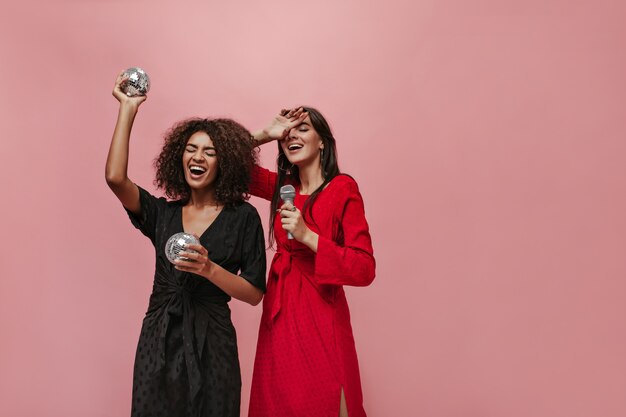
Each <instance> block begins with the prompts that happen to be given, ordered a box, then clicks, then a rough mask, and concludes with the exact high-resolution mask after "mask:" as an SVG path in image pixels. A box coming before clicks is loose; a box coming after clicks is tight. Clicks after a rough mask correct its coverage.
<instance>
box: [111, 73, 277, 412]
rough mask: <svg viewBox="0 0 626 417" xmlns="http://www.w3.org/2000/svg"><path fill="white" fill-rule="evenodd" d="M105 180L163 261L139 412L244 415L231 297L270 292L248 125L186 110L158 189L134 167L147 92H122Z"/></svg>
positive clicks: (145, 332) (147, 326)
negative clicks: (142, 183)
mask: <svg viewBox="0 0 626 417" xmlns="http://www.w3.org/2000/svg"><path fill="white" fill-rule="evenodd" d="M125 81H126V79H125V78H123V77H122V75H120V76H118V78H117V80H116V82H115V88H114V90H113V95H114V96H115V98H116V99H117V100H118V101H119V102H120V108H119V113H118V117H117V124H116V126H115V131H114V133H113V139H112V141H111V147H110V149H109V154H108V158H107V163H106V180H107V183H108V184H109V187H110V188H111V190H112V191H113V192H114V193H115V195H116V196H117V198H118V199H119V200H120V202H121V203H122V205H123V206H124V208H125V209H126V211H127V212H128V214H129V216H130V219H131V221H132V223H133V225H134V226H135V227H137V228H138V229H139V230H141V232H142V233H143V234H144V235H146V236H147V237H148V238H149V239H150V240H151V241H152V243H153V244H154V247H155V255H156V266H155V274H154V286H153V290H152V295H151V296H150V303H149V306H148V311H147V313H146V316H145V318H144V320H143V325H142V328H141V334H140V336H139V343H138V346H137V353H136V357H135V368H134V376H133V399H132V411H131V415H132V416H133V417H149V416H150V417H153V416H167V417H175V416H181V417H183V416H184V417H191V416H220V417H224V416H233V417H235V416H237V417H239V404H240V391H241V376H240V370H239V359H238V355H237V340H236V335H235V329H234V328H233V325H232V322H231V320H230V309H229V307H228V304H227V303H228V301H230V299H231V297H234V298H237V299H239V300H242V301H245V302H247V303H250V304H252V305H256V304H258V303H259V302H260V301H261V299H262V297H263V292H264V291H265V241H264V237H263V229H262V226H261V220H260V218H259V215H258V213H257V211H256V209H255V208H254V207H253V206H252V205H250V204H249V203H247V202H245V201H244V199H245V197H246V196H247V191H248V184H249V174H250V169H251V167H252V166H253V163H254V162H255V158H256V153H255V151H254V144H253V143H252V141H251V140H250V133H249V132H248V131H247V130H246V129H245V128H243V127H242V126H241V125H239V124H238V123H236V122H234V121H232V120H228V119H216V120H208V119H189V120H185V121H182V122H180V123H178V124H177V125H175V126H174V127H173V128H172V129H171V130H170V131H169V132H168V133H167V134H166V137H165V143H164V146H163V149H162V151H161V154H160V155H159V157H158V158H157V159H156V161H155V167H156V170H157V173H156V181H155V183H156V185H157V186H158V187H159V188H161V189H163V190H164V191H165V194H166V195H167V196H168V197H170V199H171V201H168V200H166V199H165V198H156V197H154V196H152V195H150V194H149V193H148V192H147V191H145V190H144V189H142V188H140V187H138V186H137V185H135V183H133V182H132V181H131V180H130V179H129V178H128V176H127V166H128V143H129V139H130V131H131V128H132V125H133V121H134V119H135V116H136V114H137V111H138V109H139V106H140V104H141V103H142V102H143V101H144V100H145V99H146V97H145V96H143V97H127V96H126V95H125V94H124V93H123V92H122V89H121V87H122V85H123V83H124V82H125ZM182 231H185V232H188V233H193V234H195V235H196V236H197V237H199V239H200V245H189V246H188V247H189V248H190V249H193V250H195V251H196V252H198V253H192V252H184V253H182V255H183V256H185V257H186V258H189V259H191V261H177V263H176V265H172V264H171V263H170V262H169V261H168V260H167V258H166V257H165V252H164V248H165V243H166V241H167V239H168V238H169V237H170V236H171V235H173V234H175V233H178V232H182Z"/></svg>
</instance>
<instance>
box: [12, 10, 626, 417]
mask: <svg viewBox="0 0 626 417" xmlns="http://www.w3.org/2000/svg"><path fill="white" fill-rule="evenodd" d="M12 3H13V4H11V5H10V7H11V8H10V9H9V6H8V5H5V7H3V11H2V13H1V14H0V35H1V37H0V48H1V49H0V53H1V54H0V56H1V57H2V58H1V60H2V63H1V64H0V83H1V86H2V88H1V89H0V126H1V136H2V148H1V158H2V160H1V163H0V185H1V186H2V188H1V189H2V191H3V201H4V207H3V208H2V215H1V216H0V218H1V219H2V220H1V221H2V231H3V232H4V235H5V238H4V239H3V240H2V243H1V244H0V245H1V247H0V256H1V264H0V272H1V277H2V278H1V279H0V298H1V299H0V326H1V334H0V337H1V341H0V415H2V416H7V417H42V416H52V417H56V416H63V417H91V416H94V417H95V416H103V417H104V416H125V415H128V413H129V408H130V395H131V383H132V381H131V379H132V377H131V373H132V363H133V356H134V350H135V347H136V342H137V337H138V332H139V327H140V323H141V319H142V317H143V313H144V312H145V309H146V306H147V299H148V295H149V291H150V288H151V275H152V263H153V261H152V254H151V253H152V248H151V247H150V243H149V241H148V240H147V239H145V238H144V237H143V236H141V235H140V234H139V233H138V232H137V231H135V230H134V229H133V228H132V227H131V225H130V223H129V221H128V220H127V218H126V216H125V214H124V213H123V211H122V209H121V207H120V205H119V203H118V202H117V201H116V199H115V197H114V196H113V194H112V193H110V192H109V190H108V189H107V187H106V184H105V181H104V161H105V158H106V152H107V148H108V144H109V141H110V137H111V133H112V131H113V125H114V122H115V116H116V108H117V103H116V101H115V100H114V99H113V97H112V96H111V93H110V91H111V88H112V85H113V81H114V79H115V76H116V74H117V73H118V71H120V70H122V69H124V68H126V67H128V66H132V65H139V66H142V67H144V68H145V69H146V70H147V71H148V72H149V74H150V75H151V77H152V80H153V89H152V91H151V92H150V95H149V99H148V101H147V102H146V103H145V104H144V105H143V107H142V108H141V112H140V115H139V117H138V120H137V123H136V126H135V129H134V132H133V140H132V145H131V152H132V154H131V165H130V174H131V176H132V178H133V179H134V180H135V181H137V182H138V183H139V184H142V185H144V186H146V187H147V188H150V189H152V188H151V184H152V176H153V171H152V168H151V162H152V159H153V158H154V156H155V155H156V153H157V151H158V149H159V146H160V142H161V136H162V134H163V132H164V131H165V130H166V129H167V128H168V127H169V126H170V125H171V124H172V123H173V122H174V121H177V120H179V119H181V118H184V117H188V116H205V115H211V116H228V117H233V118H235V119H237V120H239V121H240V122H242V123H244V124H245V125H246V126H249V127H250V128H256V127H259V126H261V125H262V124H263V123H264V122H265V121H267V120H268V118H270V117H271V116H272V115H273V114H274V112H275V111H277V110H278V109H280V108H282V107H285V106H293V105H297V104H312V105H315V106H317V107H319V108H320V109H321V110H322V111H323V112H324V113H325V114H326V115H328V118H329V120H330V122H331V124H332V126H333V127H334V130H335V133H336V137H337V138H338V146H339V152H340V161H341V167H342V169H343V170H344V171H346V172H348V173H350V174H352V175H353V176H354V177H355V178H356V179H357V181H358V182H359V183H360V185H361V190H362V193H363V196H364V198H365V202H366V210H367V215H368V219H369V222H370V225H371V231H372V236H373V238H374V244H375V251H376V257H377V260H378V271H377V279H376V281H375V282H374V284H373V285H372V286H371V287H369V288H359V289H355V288H350V289H348V297H349V302H350V305H351V309H352V315H353V326H354V332H355V337H356V342H357V349H358V352H359V357H360V361H361V366H362V378H363V388H364V395H365V406H366V409H367V410H368V412H369V415H370V416H372V417H386V416H407V417H412V416H428V417H451V416H454V417H456V416H462V417H491V416H493V417H560V416H562V417H590V416H594V417H595V416H601V417H623V416H624V415H626V395H624V393H625V392H626V354H625V353H626V331H625V330H626V326H625V324H626V323H625V322H626V257H625V253H626V215H625V213H626V195H625V191H626V168H625V164H624V158H625V156H626V140H625V136H624V132H625V131H626V123H625V120H626V118H625V117H624V110H625V108H626V106H625V105H626V103H625V101H626V100H625V97H626V83H625V82H624V74H626V48H625V47H624V46H625V45H624V40H625V39H626V30H624V29H623V23H624V21H625V20H626V19H625V18H626V8H625V6H624V3H623V2H622V1H619V0H615V1H601V0H588V1H582V0H580V1H576V0H574V1H571V0H570V1H564V0H560V1H558V0H552V1H546V0H541V1H539V0H530V1H529V0H526V1H495V0H477V1H466V0H437V1H435V0H412V1H409V0H406V1H401V0H389V1H385V2H363V1H356V0H352V1H330V0H323V1H319V0H318V1H316V2H306V3H304V2H294V1H269V2H242V1H233V2H226V1H221V2H216V1H203V2H165V1H159V2H155V1H133V2H130V1H91V2H88V1H80V2H79V1H67V2H58V1H55V2H52V1H49V2H41V4H37V3H35V2H32V1H31V2H28V1H27V2H12ZM274 155H275V148H274V146H269V147H268V148H266V149H264V150H263V154H262V157H263V160H264V163H265V165H266V166H272V165H273V158H274ZM252 202H253V204H255V205H256V206H257V208H258V209H259V211H260V212H261V215H262V217H263V219H266V218H267V212H268V209H267V204H266V203H265V202H264V201H260V200H256V199H253V200H252ZM231 306H232V309H233V317H234V321H235V325H236V327H237V329H238V333H239V346H240V358H241V363H242V368H243V369H242V371H243V381H244V386H243V393H242V410H243V413H242V415H244V416H245V415H246V411H247V403H248V394H249V386H250V377H251V367H252V363H253V356H254V348H255V342H256V333H257V326H258V322H259V317H260V313H261V309H260V307H256V308H253V307H250V306H247V305H244V304H242V303H238V302H232V303H231Z"/></svg>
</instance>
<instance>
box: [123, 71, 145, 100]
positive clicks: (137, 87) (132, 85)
mask: <svg viewBox="0 0 626 417" xmlns="http://www.w3.org/2000/svg"><path fill="white" fill-rule="evenodd" d="M122 75H123V76H125V77H128V80H126V82H125V83H124V84H123V85H122V91H124V93H126V95H127V96H129V97H134V96H145V95H146V94H147V93H148V91H150V77H148V74H146V72H145V71H144V70H142V69H141V68H139V67H132V68H128V69H127V70H126V71H124V73H123V74H122Z"/></svg>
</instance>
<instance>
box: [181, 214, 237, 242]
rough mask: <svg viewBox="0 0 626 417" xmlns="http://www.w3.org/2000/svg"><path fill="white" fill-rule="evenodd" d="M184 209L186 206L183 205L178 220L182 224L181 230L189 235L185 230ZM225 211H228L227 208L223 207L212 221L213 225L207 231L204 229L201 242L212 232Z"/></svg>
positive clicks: (200, 236)
mask: <svg viewBox="0 0 626 417" xmlns="http://www.w3.org/2000/svg"><path fill="white" fill-rule="evenodd" d="M184 207H185V206H184V205H181V206H180V210H179V213H180V214H179V217H178V220H179V224H180V230H182V231H183V232H185V233H188V232H187V231H186V230H185V222H184V221H183V208H184ZM224 210H226V207H222V209H221V210H220V212H219V213H217V216H215V218H214V219H213V221H212V222H211V223H210V224H209V225H208V226H207V227H206V229H204V231H203V232H202V234H201V235H199V236H198V237H199V238H200V240H202V238H203V237H204V235H206V234H207V233H208V232H209V230H211V228H212V227H213V225H214V224H215V222H217V220H218V219H219V218H220V217H221V216H222V213H223V212H224Z"/></svg>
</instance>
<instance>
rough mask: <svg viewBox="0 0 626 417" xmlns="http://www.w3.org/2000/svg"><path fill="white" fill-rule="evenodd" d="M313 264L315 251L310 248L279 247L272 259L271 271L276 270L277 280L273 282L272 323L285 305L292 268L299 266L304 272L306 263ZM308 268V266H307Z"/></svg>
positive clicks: (275, 276)
mask: <svg viewBox="0 0 626 417" xmlns="http://www.w3.org/2000/svg"><path fill="white" fill-rule="evenodd" d="M307 263H308V264H312V265H313V268H312V269H311V270H313V269H314V265H315V253H314V252H312V251H311V250H310V249H309V248H306V247H303V248H302V249H299V248H291V249H287V248H286V247H284V246H282V247H279V248H278V251H277V252H276V256H274V259H273V260H272V265H271V267H270V271H274V274H275V275H274V278H275V281H274V283H273V285H274V287H275V291H274V300H273V302H272V305H271V306H270V309H269V310H270V323H273V322H274V320H275V319H276V316H278V313H280V310H281V308H282V305H283V302H284V300H283V297H284V293H285V285H286V280H287V279H289V278H287V276H288V275H289V274H290V272H291V270H292V268H294V267H295V268H297V269H299V270H300V272H301V273H303V272H304V270H305V269H304V268H302V267H303V266H304V265H305V264H307ZM307 269H308V268H307Z"/></svg>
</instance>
